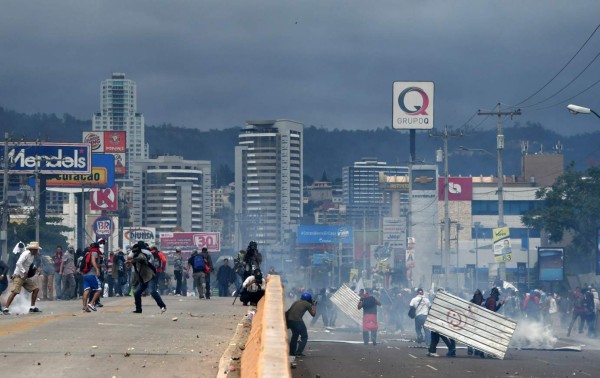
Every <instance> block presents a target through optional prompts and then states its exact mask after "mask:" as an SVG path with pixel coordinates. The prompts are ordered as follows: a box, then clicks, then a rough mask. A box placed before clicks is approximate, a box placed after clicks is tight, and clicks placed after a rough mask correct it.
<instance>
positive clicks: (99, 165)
mask: <svg viewBox="0 0 600 378" xmlns="http://www.w3.org/2000/svg"><path fill="white" fill-rule="evenodd" d="M114 183H115V160H114V157H113V156H112V155H107V154H92V171H91V173H89V174H68V173H65V174H61V175H56V176H52V177H49V178H48V179H47V180H46V186H47V187H51V188H81V187H86V188H108V187H111V186H113V185H114Z"/></svg>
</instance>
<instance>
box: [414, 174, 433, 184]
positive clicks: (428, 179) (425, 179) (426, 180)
mask: <svg viewBox="0 0 600 378" xmlns="http://www.w3.org/2000/svg"><path fill="white" fill-rule="evenodd" d="M413 181H414V182H416V183H417V184H429V183H432V182H433V177H429V176H419V177H415V178H414V179H413Z"/></svg>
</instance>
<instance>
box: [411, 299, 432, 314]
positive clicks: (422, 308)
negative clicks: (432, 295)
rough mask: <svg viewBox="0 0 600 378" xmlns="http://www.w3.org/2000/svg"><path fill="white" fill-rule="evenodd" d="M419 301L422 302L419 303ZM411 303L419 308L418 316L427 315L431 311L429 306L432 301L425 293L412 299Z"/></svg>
mask: <svg viewBox="0 0 600 378" xmlns="http://www.w3.org/2000/svg"><path fill="white" fill-rule="evenodd" d="M419 302H421V303H420V304H419ZM410 305H411V306H414V307H416V308H417V312H416V316H419V315H427V314H428V313H429V307H431V302H429V299H427V298H425V297H424V296H423V295H417V296H416V297H414V298H413V299H412V300H411V301H410Z"/></svg>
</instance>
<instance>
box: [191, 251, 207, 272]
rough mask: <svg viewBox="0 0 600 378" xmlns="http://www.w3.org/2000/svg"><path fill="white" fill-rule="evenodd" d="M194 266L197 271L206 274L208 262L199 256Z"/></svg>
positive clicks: (195, 258)
mask: <svg viewBox="0 0 600 378" xmlns="http://www.w3.org/2000/svg"><path fill="white" fill-rule="evenodd" d="M193 262H194V265H193V268H194V270H196V271H201V272H204V271H205V270H206V261H205V260H204V256H202V255H200V254H198V255H196V256H194V260H193Z"/></svg>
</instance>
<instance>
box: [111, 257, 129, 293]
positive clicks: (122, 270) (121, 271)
mask: <svg viewBox="0 0 600 378" xmlns="http://www.w3.org/2000/svg"><path fill="white" fill-rule="evenodd" d="M113 269H116V270H117V276H116V278H115V296H117V297H122V296H123V294H124V293H126V291H125V292H124V290H123V288H124V287H125V285H126V284H127V268H126V267H125V253H124V252H123V250H122V249H121V248H119V249H118V250H117V254H116V256H115V260H114V261H113ZM113 276H114V270H113Z"/></svg>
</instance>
